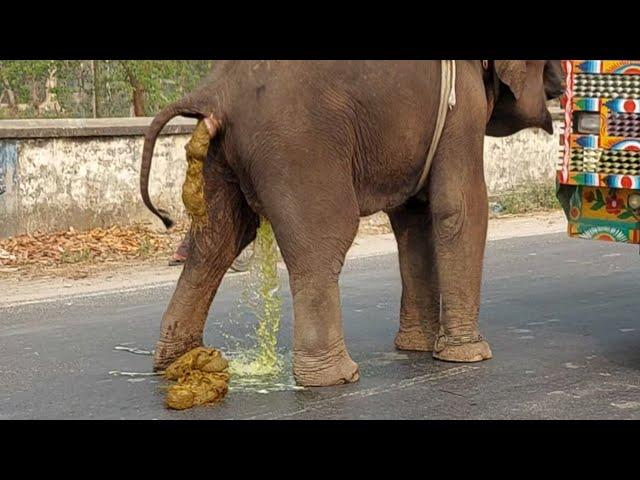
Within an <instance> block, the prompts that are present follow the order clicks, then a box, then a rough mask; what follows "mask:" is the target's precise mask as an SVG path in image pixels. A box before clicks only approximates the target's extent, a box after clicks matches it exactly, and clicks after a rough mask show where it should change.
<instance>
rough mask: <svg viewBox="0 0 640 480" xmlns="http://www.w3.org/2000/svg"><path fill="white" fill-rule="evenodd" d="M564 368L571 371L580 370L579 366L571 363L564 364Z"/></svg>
mask: <svg viewBox="0 0 640 480" xmlns="http://www.w3.org/2000/svg"><path fill="white" fill-rule="evenodd" d="M564 366H565V367H566V368H571V369H576V368H582V366H581V365H576V364H575V363H571V362H567V363H565V364H564Z"/></svg>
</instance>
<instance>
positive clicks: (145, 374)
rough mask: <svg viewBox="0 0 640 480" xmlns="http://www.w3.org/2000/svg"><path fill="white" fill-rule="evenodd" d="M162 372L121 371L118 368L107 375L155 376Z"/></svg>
mask: <svg viewBox="0 0 640 480" xmlns="http://www.w3.org/2000/svg"><path fill="white" fill-rule="evenodd" d="M163 373H164V372H121V371H119V370H111V371H110V372H109V375H113V376H114V377H157V376H159V375H162V374H163Z"/></svg>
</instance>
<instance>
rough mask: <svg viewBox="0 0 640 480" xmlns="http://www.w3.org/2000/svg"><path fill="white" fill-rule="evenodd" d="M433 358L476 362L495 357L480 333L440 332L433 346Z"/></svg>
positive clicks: (447, 360)
mask: <svg viewBox="0 0 640 480" xmlns="http://www.w3.org/2000/svg"><path fill="white" fill-rule="evenodd" d="M433 358H436V359H438V360H444V361H446V362H460V363H474V362H481V361H483V360H489V359H490V358H493V354H492V353H491V348H489V344H488V343H487V342H486V341H485V340H484V339H483V338H482V336H481V335H480V334H478V333H475V334H465V335H445V334H444V333H440V334H439V335H438V338H437V339H436V342H435V345H434V348H433Z"/></svg>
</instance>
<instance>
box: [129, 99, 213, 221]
mask: <svg viewBox="0 0 640 480" xmlns="http://www.w3.org/2000/svg"><path fill="white" fill-rule="evenodd" d="M208 110H210V108H208V107H207V106H206V105H204V104H203V101H202V93H200V95H198V96H197V95H196V94H192V95H188V96H186V97H185V98H183V99H182V100H179V101H177V102H175V103H172V104H171V105H169V106H167V107H166V108H165V109H164V110H162V111H161V112H160V113H159V114H158V115H156V117H155V118H154V119H153V121H152V122H151V125H150V126H149V129H148V130H147V134H146V135H145V138H144V147H143V149H142V166H141V168H140V193H141V194H142V201H143V202H144V204H145V205H146V207H147V208H148V209H149V210H150V211H151V212H152V213H153V214H155V215H156V216H158V217H159V218H160V220H162V223H164V226H165V227H166V228H171V227H172V226H173V224H174V222H173V220H172V219H171V217H170V216H169V214H168V213H167V212H166V211H165V210H162V209H159V208H158V209H157V208H156V207H155V206H154V205H153V203H151V199H150V198H149V174H150V172H151V159H152V157H153V149H154V147H155V144H156V139H157V138H158V135H159V134H160V132H161V131H162V129H163V128H164V126H165V125H166V124H167V123H169V121H170V120H171V119H172V118H174V117H177V116H183V117H189V118H197V119H202V118H205V117H207V116H208V115H210V114H211V112H210V111H208Z"/></svg>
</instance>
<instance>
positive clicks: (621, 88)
mask: <svg viewBox="0 0 640 480" xmlns="http://www.w3.org/2000/svg"><path fill="white" fill-rule="evenodd" d="M563 67H564V71H565V75H566V77H565V80H566V90H565V95H564V97H563V99H562V104H563V107H564V113H565V115H564V131H563V132H562V135H561V137H560V143H561V146H562V158H561V162H560V165H559V168H558V176H557V187H558V188H557V191H558V199H559V200H560V203H561V204H562V206H563V209H564V211H565V214H566V216H567V220H568V222H569V227H568V231H569V235H570V236H571V237H576V238H585V239H595V240H607V241H613V242H626V243H635V244H640V60H564V61H563Z"/></svg>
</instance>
